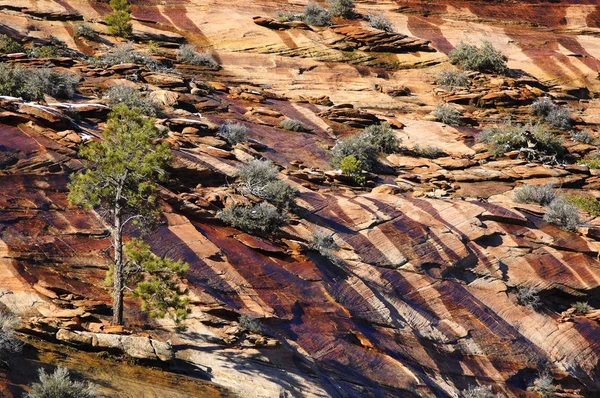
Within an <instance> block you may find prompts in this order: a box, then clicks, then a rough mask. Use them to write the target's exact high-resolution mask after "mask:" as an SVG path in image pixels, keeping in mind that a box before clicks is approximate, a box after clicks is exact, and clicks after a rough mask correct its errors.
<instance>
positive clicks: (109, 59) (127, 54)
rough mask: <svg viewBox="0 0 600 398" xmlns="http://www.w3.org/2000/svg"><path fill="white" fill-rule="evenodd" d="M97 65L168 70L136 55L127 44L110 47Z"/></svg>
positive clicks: (168, 69)
mask: <svg viewBox="0 0 600 398" xmlns="http://www.w3.org/2000/svg"><path fill="white" fill-rule="evenodd" d="M97 62H98V63H100V64H102V65H110V66H113V65H120V64H137V65H144V66H145V67H146V68H148V69H149V70H151V71H161V72H163V71H164V72H168V71H170V68H167V67H166V66H164V65H163V64H161V63H160V62H158V61H157V60H155V59H154V58H152V57H149V56H148V55H146V54H139V53H136V52H135V51H134V49H133V46H132V45H131V44H129V43H124V44H120V45H118V46H115V47H112V48H111V49H110V50H109V51H107V52H106V53H104V54H103V55H102V56H101V57H100V58H99V59H98V60H97Z"/></svg>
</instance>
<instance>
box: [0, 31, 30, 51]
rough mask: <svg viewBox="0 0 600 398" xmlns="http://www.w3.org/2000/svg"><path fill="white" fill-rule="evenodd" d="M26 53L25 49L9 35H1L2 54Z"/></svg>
mask: <svg viewBox="0 0 600 398" xmlns="http://www.w3.org/2000/svg"><path fill="white" fill-rule="evenodd" d="M23 52H25V47H23V46H22V45H21V44H20V43H19V42H17V41H16V40H15V39H13V38H12V37H10V36H8V35H4V34H1V35H0V53H3V54H14V53H23Z"/></svg>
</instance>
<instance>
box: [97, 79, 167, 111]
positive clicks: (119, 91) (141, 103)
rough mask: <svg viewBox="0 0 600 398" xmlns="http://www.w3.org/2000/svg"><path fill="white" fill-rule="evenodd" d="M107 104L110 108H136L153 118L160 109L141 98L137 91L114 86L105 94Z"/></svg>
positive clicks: (128, 87)
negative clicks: (121, 106) (124, 106)
mask: <svg viewBox="0 0 600 398" xmlns="http://www.w3.org/2000/svg"><path fill="white" fill-rule="evenodd" d="M106 96H107V97H108V103H109V104H110V105H111V106H115V105H118V104H121V103H123V104H125V105H127V107H128V108H138V109H139V110H140V111H141V112H142V113H143V114H144V115H146V116H150V117H155V116H156V115H157V114H158V113H159V112H160V108H159V107H158V106H157V105H156V104H155V103H154V102H152V101H150V100H148V99H145V98H142V95H141V94H140V92H139V90H138V89H137V88H135V87H130V86H123V85H119V86H114V87H111V88H110V89H108V91H107V92H106Z"/></svg>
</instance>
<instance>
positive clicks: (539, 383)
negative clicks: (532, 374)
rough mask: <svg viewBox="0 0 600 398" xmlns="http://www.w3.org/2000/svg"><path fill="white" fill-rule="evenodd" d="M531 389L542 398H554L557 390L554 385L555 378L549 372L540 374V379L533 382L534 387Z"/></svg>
mask: <svg viewBox="0 0 600 398" xmlns="http://www.w3.org/2000/svg"><path fill="white" fill-rule="evenodd" d="M530 389H531V390H533V391H535V392H537V393H538V394H539V395H540V396H541V397H542V398H553V397H554V396H555V393H556V390H557V388H556V386H555V385H554V378H553V377H552V374H551V373H550V372H549V371H547V370H545V371H543V372H542V373H540V375H539V377H538V378H536V379H535V380H534V381H533V386H532V387H530Z"/></svg>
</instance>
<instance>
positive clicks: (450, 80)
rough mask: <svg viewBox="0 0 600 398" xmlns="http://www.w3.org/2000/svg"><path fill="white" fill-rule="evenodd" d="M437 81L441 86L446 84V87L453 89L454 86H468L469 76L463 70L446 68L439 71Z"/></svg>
mask: <svg viewBox="0 0 600 398" xmlns="http://www.w3.org/2000/svg"><path fill="white" fill-rule="evenodd" d="M436 82H437V84H439V85H440V86H444V87H445V88H446V89H449V90H451V89H453V88H454V87H466V86H468V85H469V78H468V77H467V74H466V73H465V72H463V71H460V70H450V69H446V70H443V71H441V72H440V73H438V75H437V77H436Z"/></svg>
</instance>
